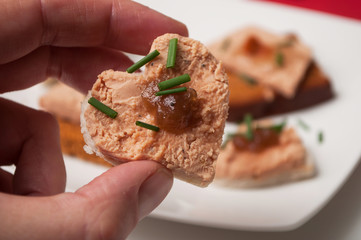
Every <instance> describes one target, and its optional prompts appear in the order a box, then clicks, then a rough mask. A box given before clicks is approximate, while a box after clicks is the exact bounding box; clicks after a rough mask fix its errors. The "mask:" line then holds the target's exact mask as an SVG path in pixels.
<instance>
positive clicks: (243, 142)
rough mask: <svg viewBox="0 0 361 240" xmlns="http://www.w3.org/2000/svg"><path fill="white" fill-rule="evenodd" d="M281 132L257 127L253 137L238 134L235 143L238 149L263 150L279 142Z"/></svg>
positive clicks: (234, 139)
mask: <svg viewBox="0 0 361 240" xmlns="http://www.w3.org/2000/svg"><path fill="white" fill-rule="evenodd" d="M279 136H280V134H279V133H278V132H276V131H274V130H272V129H267V128H257V129H254V130H253V139H251V140H249V139H247V138H246V137H245V136H241V135H236V136H235V137H234V138H233V144H234V146H235V147H236V148H237V149H238V150H243V151H251V152H261V151H263V150H265V149H267V148H269V147H272V146H275V145H277V144H278V143H279Z"/></svg>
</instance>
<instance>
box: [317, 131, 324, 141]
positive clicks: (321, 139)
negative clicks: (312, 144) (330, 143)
mask: <svg viewBox="0 0 361 240" xmlns="http://www.w3.org/2000/svg"><path fill="white" fill-rule="evenodd" d="M323 139H324V136H323V132H322V131H319V132H318V142H319V143H323Z"/></svg>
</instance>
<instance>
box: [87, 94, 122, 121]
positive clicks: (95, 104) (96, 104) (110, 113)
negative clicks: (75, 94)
mask: <svg viewBox="0 0 361 240" xmlns="http://www.w3.org/2000/svg"><path fill="white" fill-rule="evenodd" d="M88 103H89V104H90V105H92V106H93V107H95V108H96V109H98V110H99V111H101V112H102V113H104V114H106V115H108V116H109V117H111V118H115V117H116V116H117V115H118V113H117V112H116V111H114V110H113V109H111V108H110V107H108V106H106V105H104V104H103V103H101V102H100V101H99V100H97V99H96V98H94V97H91V98H89V100H88Z"/></svg>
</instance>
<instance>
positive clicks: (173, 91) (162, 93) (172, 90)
mask: <svg viewBox="0 0 361 240" xmlns="http://www.w3.org/2000/svg"><path fill="white" fill-rule="evenodd" d="M185 91H187V88H186V87H180V88H173V89H168V90H164V91H159V92H156V93H155V95H156V96H162V95H168V94H172V93H179V92H185Z"/></svg>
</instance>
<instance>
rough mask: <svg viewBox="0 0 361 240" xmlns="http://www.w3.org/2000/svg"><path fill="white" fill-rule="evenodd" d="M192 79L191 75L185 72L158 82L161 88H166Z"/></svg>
mask: <svg viewBox="0 0 361 240" xmlns="http://www.w3.org/2000/svg"><path fill="white" fill-rule="evenodd" d="M190 80H191V77H190V76H189V75H188V74H184V75H181V76H178V77H175V78H171V79H168V80H165V81H163V82H160V83H158V88H159V90H161V91H162V90H166V89H168V88H171V87H175V86H178V85H181V84H182V83H186V82H189V81H190Z"/></svg>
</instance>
